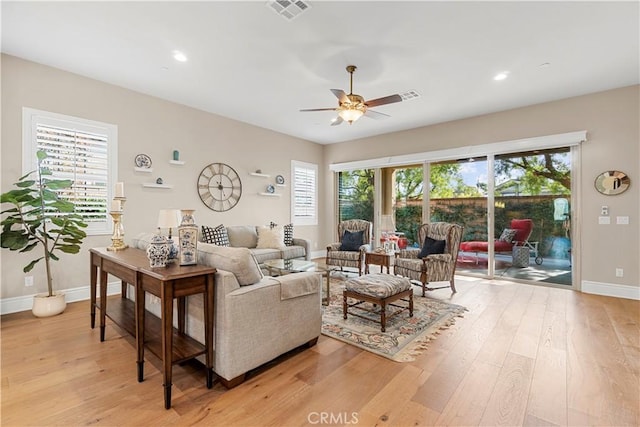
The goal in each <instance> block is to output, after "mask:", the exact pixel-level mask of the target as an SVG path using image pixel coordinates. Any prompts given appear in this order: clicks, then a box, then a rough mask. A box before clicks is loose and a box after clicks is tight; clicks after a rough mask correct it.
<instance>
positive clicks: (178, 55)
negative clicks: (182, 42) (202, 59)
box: [173, 50, 187, 62]
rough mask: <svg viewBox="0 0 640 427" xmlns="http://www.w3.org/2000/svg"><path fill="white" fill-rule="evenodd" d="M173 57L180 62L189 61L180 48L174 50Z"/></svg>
mask: <svg viewBox="0 0 640 427" xmlns="http://www.w3.org/2000/svg"><path fill="white" fill-rule="evenodd" d="M173 59H175V60H176V61H178V62H187V56H186V55H185V54H184V53H182V52H180V51H179V50H174V51H173Z"/></svg>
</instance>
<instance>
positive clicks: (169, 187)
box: [142, 182, 173, 190]
mask: <svg viewBox="0 0 640 427" xmlns="http://www.w3.org/2000/svg"><path fill="white" fill-rule="evenodd" d="M142 186H143V187H147V188H163V189H165V190H169V189H171V188H173V185H167V184H156V183H152V182H149V183H144V184H142Z"/></svg>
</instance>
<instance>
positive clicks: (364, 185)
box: [338, 169, 374, 221]
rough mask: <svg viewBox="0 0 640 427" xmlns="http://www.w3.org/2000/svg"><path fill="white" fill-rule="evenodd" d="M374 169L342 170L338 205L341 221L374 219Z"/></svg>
mask: <svg viewBox="0 0 640 427" xmlns="http://www.w3.org/2000/svg"><path fill="white" fill-rule="evenodd" d="M373 177H374V170H373V169H361V170H356V171H347V172H340V174H339V183H338V188H339V191H338V193H339V194H338V198H339V200H338V205H339V209H338V212H340V218H339V220H340V221H345V220H348V219H365V220H367V221H373Z"/></svg>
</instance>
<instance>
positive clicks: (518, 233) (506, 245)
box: [460, 219, 542, 264]
mask: <svg viewBox="0 0 640 427" xmlns="http://www.w3.org/2000/svg"><path fill="white" fill-rule="evenodd" d="M532 232H533V221H532V220H531V219H512V220H511V225H510V228H505V229H504V230H503V231H502V233H501V234H500V237H499V238H497V239H495V240H494V242H493V245H494V246H493V247H494V252H495V253H497V254H498V253H512V251H513V247H514V246H524V247H527V248H529V249H530V250H531V252H532V253H533V256H534V257H535V258H536V263H537V264H542V258H540V257H539V256H538V242H531V241H529V238H530V237H531V233H532ZM460 250H461V251H463V252H475V254H476V262H478V253H479V252H483V253H486V252H489V242H488V241H469V242H462V243H461V244H460Z"/></svg>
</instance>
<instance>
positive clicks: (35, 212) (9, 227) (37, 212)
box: [0, 151, 87, 296]
mask: <svg viewBox="0 0 640 427" xmlns="http://www.w3.org/2000/svg"><path fill="white" fill-rule="evenodd" d="M37 157H38V169H37V170H36V171H32V172H30V173H28V174H27V175H25V176H23V177H21V178H20V179H19V180H18V182H16V183H14V185H15V186H16V187H17V189H13V190H10V191H8V192H6V193H3V194H2V195H1V196H0V202H1V203H2V204H3V205H4V204H8V205H11V207H10V208H8V209H5V210H3V211H2V212H0V213H1V214H3V215H6V217H5V218H4V219H3V220H2V222H0V225H1V226H2V234H1V236H0V238H1V239H2V244H1V245H2V247H3V248H7V249H9V250H11V251H18V252H21V253H22V252H29V251H31V250H33V249H35V248H36V247H38V246H42V251H43V252H42V256H40V257H37V258H35V259H34V260H32V261H31V262H29V264H27V265H26V266H25V267H24V268H23V271H24V272H25V273H27V272H29V271H31V270H32V269H33V267H34V266H35V265H36V264H37V263H38V262H39V261H41V260H44V262H45V269H46V273H47V289H48V292H49V296H53V279H52V276H51V267H50V261H51V260H53V261H57V260H58V259H59V257H58V255H57V252H63V253H68V254H77V253H78V252H80V245H81V244H82V240H83V239H84V238H85V237H86V233H85V232H84V231H83V230H82V228H85V227H86V226H87V224H85V223H84V222H83V221H82V217H81V216H80V215H78V214H75V213H74V210H75V205H74V204H73V203H71V202H69V201H66V200H63V199H61V198H60V197H59V195H58V191H59V190H63V189H65V188H68V187H71V185H72V181H71V180H60V179H51V178H47V176H51V175H52V173H51V171H49V169H47V168H46V167H45V166H44V165H43V161H44V160H45V159H46V158H47V153H46V152H44V151H38V152H37ZM33 174H36V177H35V179H32V178H31V177H32V175H33Z"/></svg>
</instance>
